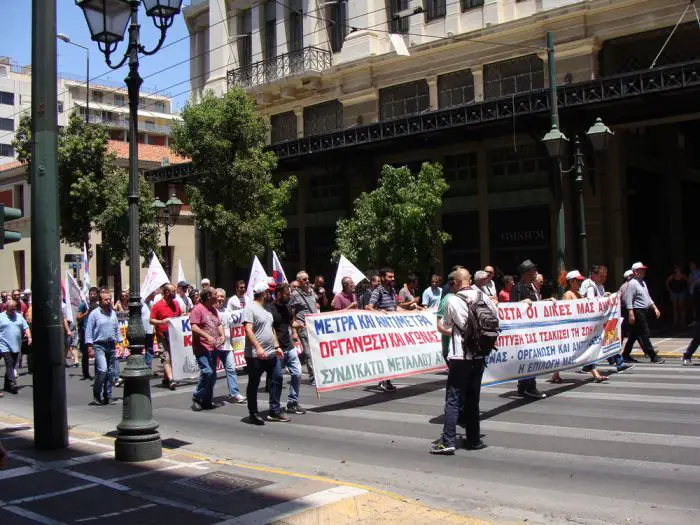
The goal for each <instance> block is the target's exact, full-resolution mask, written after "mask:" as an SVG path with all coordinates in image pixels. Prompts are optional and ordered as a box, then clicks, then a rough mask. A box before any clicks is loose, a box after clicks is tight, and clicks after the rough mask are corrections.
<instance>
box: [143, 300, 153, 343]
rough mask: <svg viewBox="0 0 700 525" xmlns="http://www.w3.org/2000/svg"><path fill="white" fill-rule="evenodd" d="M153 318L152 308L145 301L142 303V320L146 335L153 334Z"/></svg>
mask: <svg viewBox="0 0 700 525" xmlns="http://www.w3.org/2000/svg"><path fill="white" fill-rule="evenodd" d="M150 319H151V308H150V306H149V305H148V304H146V303H145V302H144V303H143V304H141V322H142V323H143V330H144V332H146V335H153V328H154V327H153V325H152V324H151V322H150Z"/></svg>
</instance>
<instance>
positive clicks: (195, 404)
mask: <svg viewBox="0 0 700 525" xmlns="http://www.w3.org/2000/svg"><path fill="white" fill-rule="evenodd" d="M202 410H204V408H203V407H202V404H201V403H200V402H199V401H197V400H196V399H193V400H192V412H201V411H202Z"/></svg>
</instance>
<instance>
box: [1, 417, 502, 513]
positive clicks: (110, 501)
mask: <svg viewBox="0 0 700 525" xmlns="http://www.w3.org/2000/svg"><path fill="white" fill-rule="evenodd" d="M30 425H31V423H30V422H28V421H24V420H20V419H17V418H14V417H9V416H4V415H2V414H0V440H2V443H3V445H4V446H5V448H6V449H7V450H8V451H9V459H8V462H7V466H6V469H5V470H2V471H0V523H2V524H3V525H15V524H17V525H19V524H22V525H27V524H36V523H43V524H48V525H59V524H68V523H79V524H88V525H89V524H91V523H95V524H99V525H111V524H114V525H117V524H119V525H124V524H125V523H126V524H128V525H141V524H156V523H173V524H177V523H187V524H188V525H200V524H201V525H209V524H226V525H254V524H255V525H257V524H265V523H276V524H288V525H292V524H293V525H321V524H328V525H343V524H350V523H364V524H381V523H402V524H404V525H409V524H421V525H428V524H436V525H437V524H438V523H453V524H464V525H489V522H487V521H483V520H480V519H475V518H470V517H466V516H462V515H458V514H454V513H451V512H446V511H441V510H436V509H432V508H429V507H426V506H424V505H421V504H418V503H416V502H413V501H409V500H407V499H405V498H402V497H401V496H399V495H397V494H393V493H389V492H386V491H382V490H375V489H373V488H371V487H364V486H360V485H356V484H353V483H342V482H340V481H337V480H332V479H327V478H323V477H319V476H310V475H305V474H300V473H294V472H288V471H283V470H279V469H274V468H267V467H261V466H254V465H243V464H237V463H233V462H228V461H222V460H218V459H216V458H207V457H199V456H196V455H193V454H191V453H189V452H179V451H178V446H180V443H178V441H177V440H174V439H168V440H165V441H164V442H163V457H162V458H161V459H158V460H155V461H149V462H145V463H138V464H129V463H118V462H116V461H115V460H114V452H113V451H114V441H113V439H111V438H109V437H106V436H102V435H98V434H88V433H82V432H72V433H71V435H70V446H69V448H67V449H65V450H60V451H51V452H43V451H37V450H35V449H34V444H33V441H32V440H33V434H32V432H33V430H32V428H31V426H30Z"/></svg>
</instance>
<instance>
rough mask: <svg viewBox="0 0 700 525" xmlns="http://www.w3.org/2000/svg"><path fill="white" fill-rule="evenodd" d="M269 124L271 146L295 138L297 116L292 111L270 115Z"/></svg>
mask: <svg viewBox="0 0 700 525" xmlns="http://www.w3.org/2000/svg"><path fill="white" fill-rule="evenodd" d="M270 124H271V127H272V137H271V138H272V143H273V144H276V143H277V142H282V141H285V140H292V139H295V138H297V116H296V114H295V113H294V112H293V111H287V112H285V113H278V114H277V115H272V117H270Z"/></svg>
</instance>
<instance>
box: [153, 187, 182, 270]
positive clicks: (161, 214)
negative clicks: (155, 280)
mask: <svg viewBox="0 0 700 525" xmlns="http://www.w3.org/2000/svg"><path fill="white" fill-rule="evenodd" d="M153 207H154V208H155V209H156V211H157V212H158V222H159V223H162V224H163V226H164V227H165V254H166V255H165V273H166V274H168V275H170V271H171V270H172V267H173V265H172V261H171V260H170V228H171V227H173V226H175V223H176V222H177V218H178V217H179V216H180V211H181V210H182V201H181V200H180V199H178V198H177V196H176V195H175V194H173V196H172V197H170V198H169V199H168V202H163V201H162V200H160V199H156V200H155V202H154V203H153Z"/></svg>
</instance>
